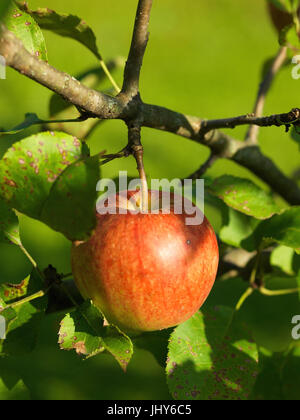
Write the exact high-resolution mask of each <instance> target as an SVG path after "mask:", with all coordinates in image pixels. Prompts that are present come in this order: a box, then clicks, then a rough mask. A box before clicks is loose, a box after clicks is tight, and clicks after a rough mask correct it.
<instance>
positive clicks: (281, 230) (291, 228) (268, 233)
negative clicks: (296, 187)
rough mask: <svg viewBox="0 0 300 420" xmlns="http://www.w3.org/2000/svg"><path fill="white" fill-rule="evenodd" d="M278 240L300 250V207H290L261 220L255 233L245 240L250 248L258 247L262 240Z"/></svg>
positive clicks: (266, 241)
mask: <svg viewBox="0 0 300 420" xmlns="http://www.w3.org/2000/svg"><path fill="white" fill-rule="evenodd" d="M263 241H264V242H265V243H266V245H267V244H270V243H272V242H276V243H278V244H280V245H284V246H287V247H290V248H293V249H294V250H295V251H296V252H297V253H299V252H300V207H290V208H288V209H287V210H284V211H283V212H282V213H281V214H276V215H274V216H273V217H272V218H271V219H269V220H265V221H264V222H261V223H260V224H259V225H258V226H257V228H256V229H255V231H254V232H253V234H252V235H251V236H250V237H249V238H247V239H246V240H245V241H243V243H242V244H243V246H245V247H246V248H247V249H249V250H254V249H257V248H258V247H259V246H260V245H261V244H262V242H263Z"/></svg>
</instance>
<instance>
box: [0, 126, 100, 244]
mask: <svg viewBox="0 0 300 420" xmlns="http://www.w3.org/2000/svg"><path fill="white" fill-rule="evenodd" d="M81 148H82V145H81V143H80V141H79V140H78V139H77V138H75V137H72V136H69V135H67V134H64V133H54V132H50V133H45V132H44V133H39V134H37V135H34V136H31V137H28V138H26V139H24V140H22V141H20V142H19V143H15V144H14V145H13V147H12V148H11V149H9V150H8V152H7V153H6V154H5V156H4V157H3V159H2V160H1V161H0V179H3V181H2V185H1V190H0V197H1V196H2V198H3V199H4V200H6V202H7V203H8V204H9V206H10V207H12V208H14V209H16V210H18V211H20V212H21V213H24V214H26V215H27V216H29V217H32V218H35V219H37V220H40V221H42V222H44V223H47V224H48V225H49V226H50V227H51V228H53V229H55V230H57V231H59V232H62V233H63V234H65V236H66V237H67V238H68V239H70V240H84V239H87V238H88V237H89V236H90V234H91V233H92V230H93V228H94V226H95V224H96V210H95V203H96V198H97V191H96V184H97V182H98V181H99V178H100V169H99V162H98V157H93V158H89V157H84V158H83V157H82V152H81Z"/></svg>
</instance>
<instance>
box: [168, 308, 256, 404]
mask: <svg viewBox="0 0 300 420" xmlns="http://www.w3.org/2000/svg"><path fill="white" fill-rule="evenodd" d="M257 375H258V353H257V348H256V345H255V344H254V343H253V342H251V339H250V337H249V334H248V332H247V328H246V326H245V325H242V326H240V325H239V324H238V322H237V318H236V317H234V311H233V310H232V309H230V308H227V307H215V308H214V309H206V310H204V311H203V312H202V313H200V312H199V313H197V314H196V315H194V316H193V317H192V318H190V319H189V320H188V321H187V322H185V323H183V324H181V325H179V326H178V327H177V328H176V329H175V331H174V333H173V334H172V335H171V338H170V344H169V354H168V362H167V378H168V385H169V389H170V391H171V394H172V396H173V397H174V398H175V399H180V400H186V399H189V400H224V399H228V400H238V399H243V400H247V399H248V398H249V396H250V394H251V391H252V388H253V385H254V383H255V381H256V377H257Z"/></svg>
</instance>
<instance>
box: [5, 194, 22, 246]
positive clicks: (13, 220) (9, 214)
mask: <svg viewBox="0 0 300 420" xmlns="http://www.w3.org/2000/svg"><path fill="white" fill-rule="evenodd" d="M0 242H5V243H10V244H15V245H18V246H20V245H21V239H20V232H19V220H18V217H17V216H16V214H15V212H14V211H13V210H11V209H10V208H9V207H8V206H7V204H6V203H5V202H4V201H3V200H2V199H1V198H0Z"/></svg>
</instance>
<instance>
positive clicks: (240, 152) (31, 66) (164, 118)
mask: <svg viewBox="0 0 300 420" xmlns="http://www.w3.org/2000/svg"><path fill="white" fill-rule="evenodd" d="M144 1H145V2H146V4H148V6H149V5H150V2H147V0H144ZM149 7H150V6H149ZM0 54H1V55H2V56H4V58H5V59H6V63H7V65H8V66H10V67H12V68H14V69H15V70H17V71H19V72H20V73H21V74H23V75H25V76H27V77H29V78H31V79H32V80H34V81H36V82H38V83H40V84H41V85H43V86H45V87H47V88H48V89H50V90H52V91H53V92H56V93H57V94H59V95H61V96H62V97H63V98H64V99H66V100H68V101H69V102H70V103H72V104H73V105H75V106H76V107H78V108H80V109H81V110H82V111H83V112H85V113H87V114H88V115H90V116H91V117H97V118H100V119H122V120H124V121H127V122H128V121H133V120H135V119H136V118H138V119H139V120H140V121H141V126H146V127H152V128H154V129H159V130H164V131H168V132H171V133H174V134H176V135H179V136H182V137H185V138H188V139H190V140H194V141H196V142H198V143H201V144H203V145H205V146H207V147H209V148H210V149H211V151H212V152H213V153H214V155H216V156H218V157H222V158H228V159H232V160H234V161H235V162H237V163H239V164H240V165H242V166H244V167H246V168H248V169H249V170H251V171H252V172H253V173H255V174H256V175H257V176H259V177H260V178H261V179H262V180H263V181H265V182H266V183H267V184H268V185H270V186H271V187H272V188H273V189H274V191H276V192H277V193H279V194H280V195H281V196H282V197H283V198H285V199H286V200H287V201H288V202H289V203H291V204H298V205H300V190H299V188H298V187H297V186H296V184H295V183H294V182H293V181H292V180H290V179H289V178H287V177H286V176H285V175H284V174H282V172H281V171H280V170H279V169H278V168H277V167H276V166H275V164H274V163H273V162H272V161H271V160H270V159H268V158H267V157H265V156H264V155H263V154H261V152H260V151H259V149H256V148H254V147H253V148H250V147H248V146H249V145H247V144H245V143H243V142H240V141H237V140H235V139H233V138H231V137H230V136H228V135H226V134H224V133H222V132H220V131H218V130H216V129H217V128H233V127H235V126H237V125H245V124H247V125H248V124H256V125H259V126H271V125H275V126H280V125H289V124H299V118H300V111H299V109H295V110H293V111H292V112H290V113H288V114H280V115H273V116H271V117H265V118H256V117H253V116H249V115H247V116H242V117H237V118H229V119H222V120H211V121H207V120H202V119H200V118H197V117H191V116H188V115H184V114H181V113H179V112H175V111H171V110H169V109H167V108H163V107H160V106H156V105H147V104H144V103H142V102H141V101H135V100H133V98H132V97H130V96H129V97H127V95H120V96H119V97H117V98H114V97H111V96H109V95H105V94H103V93H101V92H98V91H96V90H93V89H89V88H87V87H86V86H84V85H82V84H81V83H80V82H79V81H77V80H76V79H74V78H72V77H71V76H70V75H68V74H66V73H63V72H60V71H58V70H56V69H55V68H54V67H52V66H50V65H49V64H47V63H46V62H44V61H42V60H40V59H38V58H37V57H35V56H33V55H31V54H30V53H29V52H28V51H27V50H26V49H25V48H24V46H23V44H22V43H21V41H20V40H19V39H18V38H16V37H15V36H14V35H13V34H12V33H11V32H9V31H8V30H7V29H5V28H4V29H3V32H2V35H1V38H0ZM140 58H141V56H140ZM128 74H130V72H128V73H127V75H128ZM127 77H129V76H127ZM129 79H130V78H129ZM129 79H128V80H129Z"/></svg>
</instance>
